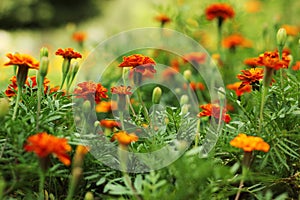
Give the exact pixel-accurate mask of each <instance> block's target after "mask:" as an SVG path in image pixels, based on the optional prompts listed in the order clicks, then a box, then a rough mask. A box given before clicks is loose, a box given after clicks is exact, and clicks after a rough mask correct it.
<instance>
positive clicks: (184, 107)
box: [181, 104, 189, 115]
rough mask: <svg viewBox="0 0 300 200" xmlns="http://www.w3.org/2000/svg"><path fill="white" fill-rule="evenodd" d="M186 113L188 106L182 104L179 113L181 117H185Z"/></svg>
mask: <svg viewBox="0 0 300 200" xmlns="http://www.w3.org/2000/svg"><path fill="white" fill-rule="evenodd" d="M188 112H189V105H188V104H184V105H183V106H182V107H181V113H182V114H183V115H186V114H187V113H188Z"/></svg>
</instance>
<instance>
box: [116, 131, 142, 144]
mask: <svg viewBox="0 0 300 200" xmlns="http://www.w3.org/2000/svg"><path fill="white" fill-rule="evenodd" d="M138 139H139V138H138V136H137V135H135V134H134V133H129V134H128V133H127V132H126V131H119V132H117V133H115V134H114V135H113V136H112V138H111V140H110V141H112V142H113V141H115V140H117V141H118V142H119V144H120V145H125V146H127V145H129V144H131V143H132V142H136V141H138Z"/></svg>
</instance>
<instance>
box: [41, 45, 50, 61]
mask: <svg viewBox="0 0 300 200" xmlns="http://www.w3.org/2000/svg"><path fill="white" fill-rule="evenodd" d="M48 55H49V51H48V49H47V48H46V47H43V48H41V50H40V58H42V57H48Z"/></svg>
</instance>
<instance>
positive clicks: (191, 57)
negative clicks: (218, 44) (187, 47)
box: [182, 52, 206, 64]
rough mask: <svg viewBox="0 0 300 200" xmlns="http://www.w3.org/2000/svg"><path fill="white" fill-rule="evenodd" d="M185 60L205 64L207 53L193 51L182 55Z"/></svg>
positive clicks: (185, 61)
mask: <svg viewBox="0 0 300 200" xmlns="http://www.w3.org/2000/svg"><path fill="white" fill-rule="evenodd" d="M182 59H183V62H184V63H187V62H190V63H192V64H203V63H205V61H206V54H205V53H202V52H192V53H189V54H186V55H184V56H183V57H182Z"/></svg>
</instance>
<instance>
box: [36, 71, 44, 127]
mask: <svg viewBox="0 0 300 200" xmlns="http://www.w3.org/2000/svg"><path fill="white" fill-rule="evenodd" d="M43 83H44V77H42V76H39V78H38V104H37V112H36V130H37V131H38V129H39V118H40V112H41V98H42V93H44V85H43Z"/></svg>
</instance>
